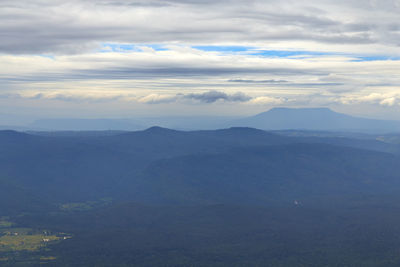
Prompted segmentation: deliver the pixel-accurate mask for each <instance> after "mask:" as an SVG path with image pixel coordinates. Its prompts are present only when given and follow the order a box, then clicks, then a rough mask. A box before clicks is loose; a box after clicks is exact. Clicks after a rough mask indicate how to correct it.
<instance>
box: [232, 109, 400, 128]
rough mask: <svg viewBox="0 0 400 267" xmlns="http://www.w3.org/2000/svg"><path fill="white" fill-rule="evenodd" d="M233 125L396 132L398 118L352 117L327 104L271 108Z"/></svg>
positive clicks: (399, 126) (398, 126)
mask: <svg viewBox="0 0 400 267" xmlns="http://www.w3.org/2000/svg"><path fill="white" fill-rule="evenodd" d="M232 124H233V125H234V126H246V127H254V128H258V129H264V130H282V129H307V130H325V131H355V132H357V131H359V132H395V131H399V130H400V121H389V120H376V119H367V118H359V117H353V116H350V115H346V114H342V113H338V112H335V111H332V110H331V109H329V108H273V109H271V110H269V111H266V112H263V113H260V114H257V115H255V116H251V117H247V118H243V119H239V120H236V121H234V122H232Z"/></svg>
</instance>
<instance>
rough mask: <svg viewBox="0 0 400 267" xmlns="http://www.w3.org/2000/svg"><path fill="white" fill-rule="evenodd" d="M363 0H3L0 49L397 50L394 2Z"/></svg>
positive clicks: (15, 51) (61, 51) (398, 39)
mask: <svg viewBox="0 0 400 267" xmlns="http://www.w3.org/2000/svg"><path fill="white" fill-rule="evenodd" d="M362 2H368V1H348V2H344V1H342V2H341V3H340V4H337V3H336V1H333V0H323V1H306V0H299V1H295V2H292V1H261V0H253V1H245V2H243V1H239V0H224V1H208V0H207V1H198V0H190V1H186V0H185V1H183V0H169V1H152V0H149V1H140V0H136V1H105V0H100V1H90V0H83V1H82V0H80V1H77V0H72V1H59V0H54V1H39V0H29V1H28V0H21V1H11V0H3V1H1V3H0V36H2V41H1V43H0V52H3V53H11V54H32V53H34V54H35V53H55V54H57V53H58V54H65V53H83V52H87V51H91V50H94V49H97V48H98V44H99V43H103V42H123V43H170V42H174V43H181V44H196V43H197V44H210V43H211V44H218V43H238V44H240V43H247V44H248V43H260V42H261V43H265V42H267V41H289V42H296V41H310V42H317V43H325V44H338V45H343V44H348V45H361V44H364V45H365V44H376V43H378V44H381V45H386V46H390V47H392V48H393V49H397V50H398V48H396V47H397V45H398V44H399V43H400V36H399V34H398V28H399V27H400V23H399V16H398V14H399V13H400V7H399V4H398V3H397V2H396V1H380V4H379V5H377V4H373V3H367V4H365V3H362ZM381 2H382V3H381ZM396 3H397V4H396ZM310 6H312V7H313V8H310ZM371 8H374V13H373V16H371V10H370V9H371ZM349 13H350V14H351V15H352V16H351V17H350V18H351V19H349V17H348V16H346V15H345V14H349ZM172 14H173V17H174V18H173V19H171V16H172ZM293 44H294V43H293ZM303 49H304V47H303Z"/></svg>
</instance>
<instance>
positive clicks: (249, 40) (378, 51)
mask: <svg viewBox="0 0 400 267" xmlns="http://www.w3.org/2000/svg"><path fill="white" fill-rule="evenodd" d="M0 80H1V83H0V123H12V122H17V121H18V122H22V121H23V120H25V121H27V120H33V119H36V118H47V117H84V118H100V117H107V118H113V117H115V118H129V117H135V116H160V115H232V116H245V115H250V114H254V113H257V112H261V111H265V110H267V109H269V108H271V107H276V106H286V107H330V108H332V109H334V110H337V111H341V112H346V113H350V114H354V115H362V116H366V117H375V118H388V119H399V120H400V0H380V1H378V0H376V1H375V0H309V1H306V0H295V1H269V0H263V1H261V0H260V1H258V0H250V1H236V0H221V1H211V0H163V1H153V0H143V1H140V0H137V1H132V0H121V1H119V0H115V1H111V0H98V1H96V0H79V1H78V0H76V1H74V0H69V1H65V0H62V1H61V0H12V1H11V0H2V1H0Z"/></svg>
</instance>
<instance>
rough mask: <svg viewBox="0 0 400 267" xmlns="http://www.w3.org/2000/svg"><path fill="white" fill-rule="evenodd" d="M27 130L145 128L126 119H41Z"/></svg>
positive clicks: (130, 129)
mask: <svg viewBox="0 0 400 267" xmlns="http://www.w3.org/2000/svg"><path fill="white" fill-rule="evenodd" d="M27 127H28V128H29V129H32V130H35V129H45V130H49V131H105V130H125V131H135V130H140V129H143V128H145V127H144V126H142V125H140V124H137V123H136V122H134V121H132V120H128V119H72V118H65V119H41V120H36V121H34V122H33V123H32V124H30V125H29V126H27Z"/></svg>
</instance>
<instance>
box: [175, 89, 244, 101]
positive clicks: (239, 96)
mask: <svg viewBox="0 0 400 267" xmlns="http://www.w3.org/2000/svg"><path fill="white" fill-rule="evenodd" d="M182 96H183V98H185V99H194V100H198V101H200V102H203V103H214V102H216V101H218V100H224V101H228V102H246V101H249V100H250V99H251V97H250V96H248V95H246V94H244V93H242V92H237V93H234V94H227V93H225V92H221V91H215V90H212V91H208V92H205V93H199V94H195V93H192V94H185V95H182Z"/></svg>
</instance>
